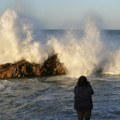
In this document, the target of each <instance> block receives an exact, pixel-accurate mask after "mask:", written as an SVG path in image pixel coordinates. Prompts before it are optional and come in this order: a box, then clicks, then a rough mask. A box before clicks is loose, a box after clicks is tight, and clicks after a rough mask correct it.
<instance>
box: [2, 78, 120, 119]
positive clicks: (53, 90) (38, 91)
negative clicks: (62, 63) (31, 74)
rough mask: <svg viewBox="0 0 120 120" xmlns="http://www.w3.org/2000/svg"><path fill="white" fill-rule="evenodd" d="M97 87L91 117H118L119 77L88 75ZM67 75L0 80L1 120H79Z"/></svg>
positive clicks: (73, 82)
mask: <svg viewBox="0 0 120 120" xmlns="http://www.w3.org/2000/svg"><path fill="white" fill-rule="evenodd" d="M88 80H89V81H90V83H91V85H92V86H93V89H94V92H95V93H94V95H93V105H94V108H93V111H92V117H91V119H92V120H119V117H120V77H115V76H101V77H95V76H94V77H88ZM76 83H77V79H75V78H69V77H66V76H56V77H48V78H47V77H44V78H32V79H27V78H26V79H12V80H4V81H0V120H77V114H76V111H75V110H74V107H73V106H74V94H73V89H74V86H75V85H76Z"/></svg>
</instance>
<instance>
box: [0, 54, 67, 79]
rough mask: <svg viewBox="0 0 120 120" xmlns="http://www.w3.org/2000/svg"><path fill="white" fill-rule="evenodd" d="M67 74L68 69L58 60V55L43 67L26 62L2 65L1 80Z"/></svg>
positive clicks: (0, 66) (0, 68)
mask: <svg viewBox="0 0 120 120" xmlns="http://www.w3.org/2000/svg"><path fill="white" fill-rule="evenodd" d="M62 74H66V69H65V67H64V65H63V64H62V63H60V61H59V59H58V58H57V54H55V55H53V56H51V57H49V58H48V59H47V60H46V61H45V62H44V63H43V65H40V64H36V63H30V62H28V61H26V60H21V61H18V62H16V63H14V64H12V63H6V64H3V65H0V79H5V78H23V77H41V76H54V75H62Z"/></svg>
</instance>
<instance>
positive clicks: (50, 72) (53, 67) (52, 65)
mask: <svg viewBox="0 0 120 120" xmlns="http://www.w3.org/2000/svg"><path fill="white" fill-rule="evenodd" d="M42 69H43V76H54V75H62V74H66V69H65V67H64V66H63V64H62V63H60V62H59V59H58V57H57V54H55V55H53V56H51V57H49V58H48V59H47V60H46V61H45V62H44V64H43V65H42Z"/></svg>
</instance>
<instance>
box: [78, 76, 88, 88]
mask: <svg viewBox="0 0 120 120" xmlns="http://www.w3.org/2000/svg"><path fill="white" fill-rule="evenodd" d="M89 84H90V83H89V81H87V78H86V77H85V76H80V77H79V79H78V82H77V85H78V86H84V85H89Z"/></svg>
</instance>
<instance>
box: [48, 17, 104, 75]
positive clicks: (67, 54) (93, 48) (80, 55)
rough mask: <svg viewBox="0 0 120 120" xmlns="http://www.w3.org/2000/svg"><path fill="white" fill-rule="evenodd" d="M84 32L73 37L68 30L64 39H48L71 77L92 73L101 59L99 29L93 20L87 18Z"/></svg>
mask: <svg viewBox="0 0 120 120" xmlns="http://www.w3.org/2000/svg"><path fill="white" fill-rule="evenodd" d="M84 33H85V34H84V36H83V37H82V38H78V37H75V36H74V35H73V33H72V32H68V34H66V36H67V37H66V36H65V37H64V38H66V39H63V40H60V39H57V38H55V37H52V38H51V39H50V40H49V41H48V44H49V45H50V46H52V48H53V49H54V51H55V52H56V53H58V56H59V58H60V60H61V62H63V63H64V65H65V66H66V68H67V69H68V75H69V76H71V77H78V76H80V75H90V74H92V73H93V71H94V69H95V68H96V66H97V65H98V64H99V62H100V61H101V56H100V55H101V51H102V42H101V38H100V31H99V30H98V29H97V27H96V25H95V23H94V21H91V20H90V19H89V20H88V22H87V24H86V26H85V30H84ZM66 41H67V42H66Z"/></svg>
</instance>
